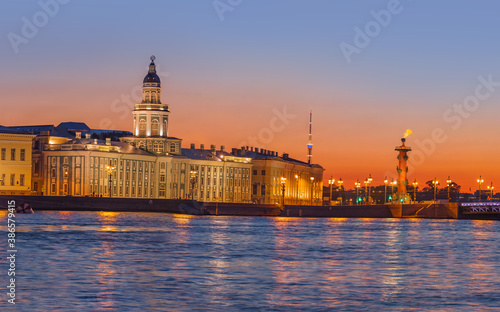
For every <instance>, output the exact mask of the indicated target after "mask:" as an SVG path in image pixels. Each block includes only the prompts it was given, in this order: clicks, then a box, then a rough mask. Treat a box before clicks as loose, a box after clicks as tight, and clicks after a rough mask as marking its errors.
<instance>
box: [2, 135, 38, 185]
mask: <svg viewBox="0 0 500 312" xmlns="http://www.w3.org/2000/svg"><path fill="white" fill-rule="evenodd" d="M34 137H35V135H31V134H23V133H20V132H16V131H12V130H5V129H4V130H0V194H1V195H13V194H16V195H31V153H32V145H33V138H34Z"/></svg>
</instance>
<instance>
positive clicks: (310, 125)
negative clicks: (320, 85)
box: [307, 110, 313, 164]
mask: <svg viewBox="0 0 500 312" xmlns="http://www.w3.org/2000/svg"><path fill="white" fill-rule="evenodd" d="M312 120H313V112H312V110H311V111H310V112H309V142H308V143H307V150H308V151H309V153H308V155H307V163H308V164H311V158H312V149H313V143H312V139H313V136H312Z"/></svg>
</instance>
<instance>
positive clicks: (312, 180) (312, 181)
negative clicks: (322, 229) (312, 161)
mask: <svg viewBox="0 0 500 312" xmlns="http://www.w3.org/2000/svg"><path fill="white" fill-rule="evenodd" d="M313 186H314V177H311V206H312V204H313Z"/></svg>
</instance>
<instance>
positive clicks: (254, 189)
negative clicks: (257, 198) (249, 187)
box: [252, 184, 257, 195]
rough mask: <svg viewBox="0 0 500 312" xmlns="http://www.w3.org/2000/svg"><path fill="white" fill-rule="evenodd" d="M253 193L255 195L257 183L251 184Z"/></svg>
mask: <svg viewBox="0 0 500 312" xmlns="http://www.w3.org/2000/svg"><path fill="white" fill-rule="evenodd" d="M252 193H253V195H257V184H254V185H253V191H252Z"/></svg>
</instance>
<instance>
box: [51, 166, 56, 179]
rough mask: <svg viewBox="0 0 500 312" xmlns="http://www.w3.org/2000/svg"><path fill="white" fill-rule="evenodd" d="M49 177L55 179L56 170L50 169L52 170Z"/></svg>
mask: <svg viewBox="0 0 500 312" xmlns="http://www.w3.org/2000/svg"><path fill="white" fill-rule="evenodd" d="M51 176H52V177H53V178H55V177H56V168H52V170H51Z"/></svg>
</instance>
